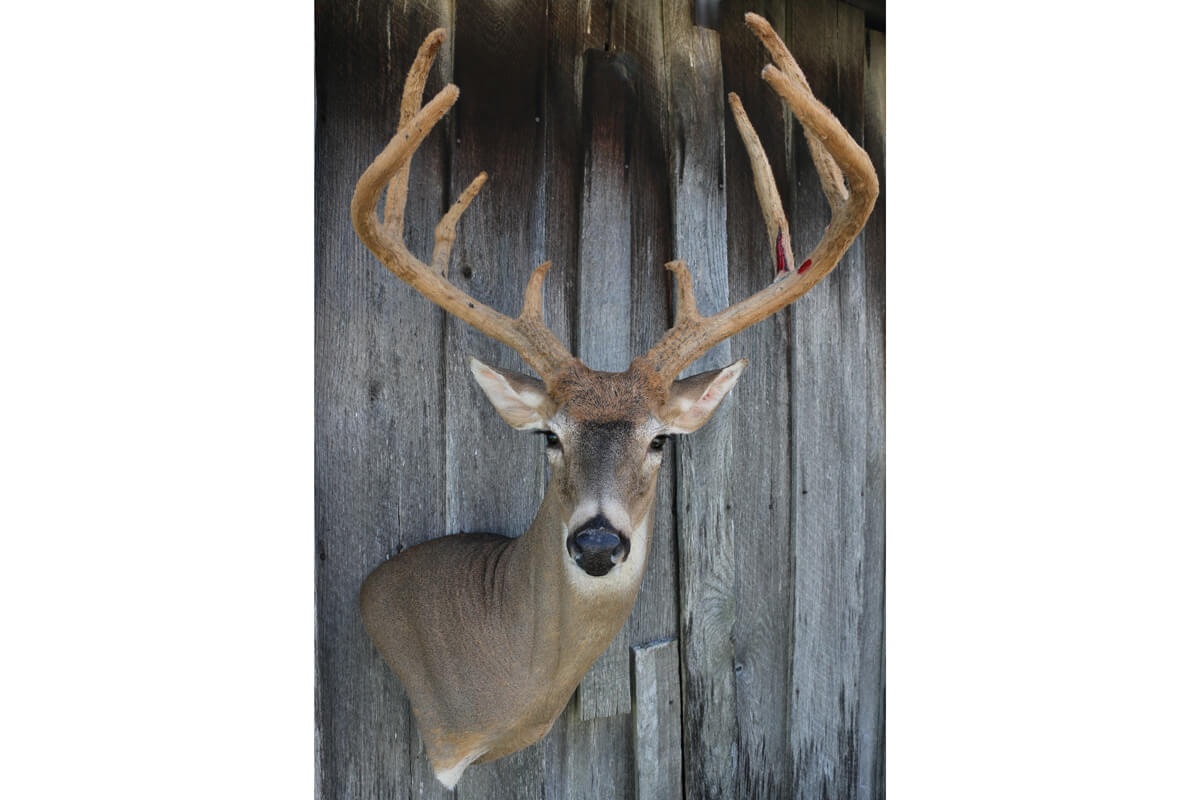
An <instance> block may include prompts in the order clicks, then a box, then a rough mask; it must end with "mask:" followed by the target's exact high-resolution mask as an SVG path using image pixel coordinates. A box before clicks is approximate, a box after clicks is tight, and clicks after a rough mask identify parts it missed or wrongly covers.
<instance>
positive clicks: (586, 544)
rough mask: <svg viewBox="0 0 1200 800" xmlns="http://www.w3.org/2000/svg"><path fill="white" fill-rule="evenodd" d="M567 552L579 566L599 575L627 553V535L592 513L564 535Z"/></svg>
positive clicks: (604, 572)
mask: <svg viewBox="0 0 1200 800" xmlns="http://www.w3.org/2000/svg"><path fill="white" fill-rule="evenodd" d="M567 552H568V553H569V554H570V556H571V558H572V560H574V562H575V564H576V565H577V566H578V567H579V568H580V569H582V570H583V571H584V572H586V573H587V574H588V575H591V576H593V577H597V578H598V577H600V576H601V575H607V574H608V572H609V570H611V569H612V568H613V566H614V565H615V564H619V563H621V562H622V561H624V560H625V559H626V558H627V557H628V556H629V537H628V536H625V535H624V534H622V533H620V532H618V531H616V530H614V529H613V528H612V526H611V525H610V524H609V523H608V520H606V519H604V518H603V517H595V518H593V519H590V520H588V521H587V522H585V523H584V524H583V525H581V526H580V527H579V529H578V530H576V531H575V532H574V533H573V534H571V535H570V536H569V537H567Z"/></svg>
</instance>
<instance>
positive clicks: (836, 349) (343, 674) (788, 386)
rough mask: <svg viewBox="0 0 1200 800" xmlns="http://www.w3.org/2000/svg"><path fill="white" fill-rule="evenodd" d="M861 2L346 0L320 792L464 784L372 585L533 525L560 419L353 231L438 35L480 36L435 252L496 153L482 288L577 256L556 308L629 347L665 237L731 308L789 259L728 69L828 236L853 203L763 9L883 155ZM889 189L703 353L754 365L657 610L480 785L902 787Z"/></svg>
mask: <svg viewBox="0 0 1200 800" xmlns="http://www.w3.org/2000/svg"><path fill="white" fill-rule="evenodd" d="M855 5H860V4H854V5H850V4H846V3H841V2H836V0H803V1H802V2H785V1H784V0H765V2H758V3H750V2H728V1H727V2H723V3H720V4H719V7H718V6H717V4H714V3H708V4H707V9H706V11H705V13H703V14H701V15H699V16H697V15H696V14H695V13H694V11H693V9H692V7H691V4H690V3H688V2H680V1H679V0H661V2H660V1H659V0H653V1H651V0H615V1H614V2H604V1H603V0H591V2H589V0H579V1H578V2H574V3H571V2H558V0H554V1H553V2H551V1H550V0H541V2H518V1H517V0H506V1H505V2H501V1H500V0H491V1H490V2H463V1H462V0H459V1H458V2H454V1H453V0H425V2H407V3H403V4H393V3H390V2H388V1H387V0H358V2H355V3H345V2H335V0H318V3H317V9H316V13H317V75H316V77H317V131H316V142H317V163H316V295H317V327H316V405H317V419H316V426H317V452H316V459H317V472H316V475H317V477H316V526H317V531H316V546H317V562H316V563H317V574H316V648H317V653H316V655H317V683H316V715H317V759H316V761H317V791H318V795H319V796H320V797H323V798H403V797H427V796H445V795H448V794H449V793H447V792H446V791H445V790H443V789H442V788H441V786H440V785H439V784H438V783H437V781H436V780H435V779H434V777H433V775H432V773H431V771H430V769H429V767H428V764H427V763H426V761H425V758H424V755H423V753H422V752H421V749H420V748H421V745H420V740H419V737H418V735H417V731H416V727H415V724H414V723H413V721H412V719H411V715H410V712H409V709H408V705H407V703H406V701H405V698H404V692H403V689H402V688H401V686H400V682H399V680H398V679H396V678H395V676H393V675H392V674H391V672H390V671H389V670H388V669H387V667H386V666H385V665H384V664H383V661H382V660H381V659H380V658H379V656H378V654H376V653H375V652H374V650H373V648H372V646H371V643H370V641H369V640H368V639H367V636H366V634H365V632H364V631H363V628H362V624H361V622H360V620H359V617H358V611H357V603H356V600H357V594H358V588H359V585H360V584H361V582H362V579H363V578H364V577H365V576H366V575H367V573H369V572H370V571H371V570H372V569H373V568H374V567H375V566H377V565H378V564H380V563H382V562H383V561H384V560H385V559H386V558H387V557H388V556H390V555H392V554H393V553H395V552H396V551H398V550H399V549H402V548H404V547H408V546H411V545H413V544H416V543H418V542H421V541H424V540H426V539H429V538H433V537H435V536H441V535H443V534H447V533H454V532H459V531H469V530H490V531H495V532H499V533H504V534H508V535H517V534H519V533H520V532H521V531H523V530H524V527H525V525H526V524H528V522H529V521H530V519H531V518H532V516H533V512H534V510H535V509H536V508H537V505H538V503H539V501H540V498H541V491H542V487H543V485H544V481H545V474H544V472H545V465H544V459H543V456H542V453H541V446H540V443H539V441H538V440H537V438H536V437H531V436H528V435H522V434H519V433H516V432H514V431H512V430H511V429H509V428H508V427H507V426H506V425H505V424H504V423H503V422H502V421H501V420H500V418H499V417H498V415H496V414H495V413H494V412H493V411H492V409H491V407H490V406H489V405H488V404H487V401H486V399H485V398H484V396H483V394H482V392H480V391H479V390H478V389H477V388H476V386H475V384H474V381H473V380H472V379H471V378H470V375H469V373H468V371H467V364H466V356H467V354H473V355H476V356H478V357H480V358H482V359H484V360H485V361H488V362H489V363H492V364H495V365H497V366H501V367H506V368H510V369H522V364H521V362H520V360H519V359H518V357H517V356H516V355H515V354H514V353H512V352H511V351H509V350H507V349H506V348H504V347H502V346H500V345H498V344H496V343H495V342H492V341H491V340H488V339H486V338H485V337H483V336H481V335H479V334H478V333H476V332H475V331H474V330H473V329H471V328H469V327H468V326H466V325H464V324H462V323H460V322H459V321H458V320H456V319H453V318H450V319H447V318H446V316H445V315H444V314H443V313H442V312H441V311H440V310H439V309H437V308H436V307H434V306H433V305H432V304H430V303H428V302H427V301H425V300H424V299H423V298H421V297H420V296H419V295H418V294H417V293H416V292H415V291H413V290H412V289H410V288H408V287H407V286H405V285H404V284H402V283H401V282H400V281H398V280H397V279H396V278H395V277H393V276H392V275H391V274H390V273H388V272H387V271H386V270H385V269H384V268H383V267H382V266H381V265H379V264H378V263H377V262H375V260H374V258H373V257H372V256H371V255H370V254H369V253H368V252H367V251H366V249H365V248H364V247H363V246H362V245H361V244H360V243H359V242H358V240H357V239H356V238H355V236H354V233H353V231H352V230H351V227H350V224H349V212H348V209H349V203H350V195H351V193H352V191H353V187H354V183H355V181H356V179H357V177H358V174H359V173H360V172H361V171H362V169H363V168H365V167H366V165H367V164H369V163H370V161H371V159H372V158H373V157H374V156H375V154H376V153H377V152H378V150H379V149H380V148H381V147H382V146H383V144H384V143H385V142H386V141H387V140H388V138H389V136H390V134H391V132H392V131H393V129H394V124H395V120H396V117H397V109H398V107H399V97H400V89H401V84H402V81H403V75H404V73H405V71H406V70H407V68H408V66H409V64H410V63H411V60H412V57H413V54H414V53H415V51H416V48H417V45H418V44H419V43H420V41H421V40H422V39H423V38H424V36H425V35H426V33H428V32H429V30H431V29H433V28H434V27H437V26H439V25H441V26H446V27H447V28H448V29H449V31H450V37H449V40H448V42H447V44H446V45H445V46H444V47H443V50H442V53H441V54H440V55H439V57H438V60H437V62H436V64H435V67H434V71H433V73H432V76H431V78H430V88H429V90H428V91H427V97H428V96H430V95H431V94H432V92H433V91H436V90H437V89H438V88H440V87H441V86H442V85H443V84H444V83H446V82H447V81H449V80H450V79H451V78H453V80H454V82H455V83H457V84H458V85H459V86H460V87H461V88H462V96H461V98H460V100H459V101H458V104H457V105H456V106H455V109H454V110H453V111H452V112H451V114H450V116H449V117H448V120H447V121H446V122H443V123H441V124H440V125H439V127H438V128H437V129H436V130H435V131H434V133H433V135H432V136H430V138H429V139H428V140H427V141H426V143H425V144H424V146H423V147H422V149H421V150H420V151H419V152H418V154H417V157H416V159H415V162H414V167H413V170H412V177H411V185H412V187H413V188H412V191H411V192H410V200H409V210H408V219H407V225H406V233H407V238H408V241H409V243H410V246H411V247H412V249H413V251H414V252H416V253H418V254H428V253H429V252H430V251H431V248H432V233H433V226H434V224H435V223H436V221H437V220H438V218H439V217H440V215H441V213H442V211H443V210H444V209H445V208H446V207H447V205H448V204H449V202H450V201H451V200H452V199H453V197H454V196H457V193H458V192H459V191H460V190H461V188H462V187H463V186H465V185H466V184H467V182H469V180H470V179H471V178H472V177H474V175H475V174H476V173H478V172H479V171H481V170H487V171H488V173H489V176H490V179H489V181H488V183H487V185H486V186H485V188H484V190H483V192H482V194H481V195H480V196H479V197H478V198H477V199H476V201H475V202H474V204H473V205H472V207H471V208H470V210H469V211H468V213H467V214H466V216H465V217H464V218H463V220H462V222H461V223H460V226H459V237H458V243H457V245H456V246H455V249H454V257H453V259H452V262H451V278H452V280H454V281H456V282H458V283H459V284H460V285H462V286H464V287H468V290H469V291H470V292H471V293H473V294H475V295H476V296H479V297H480V298H482V299H485V300H486V301H487V302H488V303H490V304H491V305H493V306H494V307H496V308H497V309H499V310H502V311H506V312H508V313H514V312H515V311H516V310H517V309H518V308H519V303H520V293H521V291H522V289H523V287H524V285H525V280H526V278H527V277H528V273H529V271H530V270H531V269H532V268H533V267H534V266H535V265H536V264H538V263H540V262H541V261H542V260H545V259H551V260H553V262H554V267H553V269H552V270H551V272H550V276H549V279H548V280H547V283H546V290H545V297H546V299H545V303H546V312H547V318H548V320H549V323H550V325H551V327H552V328H553V329H554V331H555V333H556V334H557V335H558V336H559V337H560V338H561V339H562V340H563V341H564V342H567V343H569V344H570V346H571V347H572V349H573V350H574V352H576V353H577V354H579V355H580V356H581V357H582V358H583V359H584V360H585V362H586V363H588V364H589V365H590V366H592V367H595V368H606V369H622V368H624V366H625V365H626V364H627V363H628V360H629V358H630V357H631V356H632V355H633V354H636V353H638V352H642V351H644V350H645V349H646V348H647V347H648V346H649V345H650V344H652V343H653V342H654V341H655V340H656V339H657V338H658V337H659V336H660V335H661V333H662V332H663V331H664V330H666V328H667V327H668V326H669V323H670V317H671V299H670V294H669V283H668V280H667V273H666V271H665V270H664V269H663V268H662V265H663V263H664V262H665V261H667V260H669V259H670V258H673V257H682V258H684V259H686V260H687V262H688V264H689V266H690V267H691V269H692V273H693V275H694V276H695V279H696V294H697V299H698V301H699V303H700V308H701V311H703V312H705V313H711V312H712V311H713V310H714V309H716V308H717V307H719V306H723V305H725V304H727V303H728V302H729V301H730V300H734V301H736V300H738V299H740V298H742V297H745V296H746V295H748V294H750V293H751V292H753V291H756V290H757V289H758V288H761V287H762V286H763V285H765V284H766V283H767V282H769V281H770V279H771V277H772V276H773V267H772V260H771V256H770V248H769V246H768V242H767V241H766V235H765V233H764V229H763V225H762V222H761V218H760V216H759V212H758V204H757V201H756V200H755V197H754V190H753V184H752V179H751V174H750V170H749V166H748V161H747V158H746V155H745V152H744V151H743V149H742V144H741V141H740V139H739V138H738V137H737V136H736V135H735V134H734V129H733V127H732V118H731V117H730V115H729V112H728V110H727V105H726V103H725V94H726V93H727V92H728V91H737V92H738V93H739V94H740V95H741V97H742V99H743V102H744V103H745V105H746V109H747V112H748V113H749V115H750V118H751V120H752V121H753V122H754V123H755V126H756V128H757V129H758V132H759V135H760V136H761V138H762V140H763V145H764V147H765V149H766V151H767V154H768V156H769V157H770V158H771V161H772V164H773V165H774V169H775V173H776V179H777V182H778V184H779V188H780V192H781V194H782V196H783V199H784V203H785V204H786V205H787V206H788V208H789V209H791V211H792V212H793V213H792V220H793V223H792V230H793V235H794V238H795V246H796V252H797V254H800V253H802V252H806V251H807V250H808V249H810V248H811V247H812V246H813V245H814V244H815V243H816V241H817V240H818V239H819V237H820V235H821V232H822V230H823V228H824V226H825V224H826V222H827V221H828V216H829V213H828V209H827V207H826V206H825V202H824V199H823V197H822V194H821V191H820V188H819V184H818V182H817V178H816V175H815V173H814V171H813V169H812V166H811V164H810V162H809V159H808V155H807V151H806V149H805V147H804V143H803V137H802V136H800V135H799V133H798V130H799V129H798V126H796V125H794V124H793V122H792V120H791V117H790V115H788V114H786V113H785V110H784V109H783V107H782V104H781V103H780V102H779V101H778V99H777V98H776V97H775V96H774V95H773V93H772V92H771V91H770V89H769V88H768V87H767V86H766V85H765V84H763V83H762V81H761V80H760V79H759V72H760V70H761V68H762V66H763V65H764V64H765V63H766V55H765V53H764V51H763V49H762V48H761V46H760V45H759V44H758V42H757V41H756V40H755V39H754V38H753V36H752V35H751V34H750V32H749V31H748V30H747V29H746V28H745V26H744V24H743V23H742V15H743V13H744V12H745V11H747V10H754V11H757V12H759V13H762V14H764V15H765V16H767V17H768V19H770V20H771V21H772V22H773V24H774V25H775V26H776V29H777V30H778V31H779V33H780V35H781V36H783V37H784V39H785V41H787V43H788V45H789V46H790V47H791V49H792V51H793V52H794V53H795V55H796V57H797V60H798V61H799V62H800V64H801V66H802V67H803V68H804V69H805V70H806V72H807V74H808V76H809V79H810V81H811V83H812V85H813V88H814V90H815V91H816V93H817V96H818V97H820V98H822V99H823V100H824V101H825V102H826V103H827V104H828V105H829V106H830V107H831V108H832V109H833V111H834V112H835V113H836V114H837V115H838V116H839V118H840V119H841V120H842V121H843V123H844V124H845V125H846V126H847V128H848V129H849V130H850V131H851V132H852V133H854V134H855V135H856V136H857V137H859V138H860V140H861V141H863V142H864V143H865V146H866V147H867V149H868V151H869V152H870V154H871V156H872V158H873V160H874V161H875V164H876V167H877V169H878V170H879V172H880V177H881V178H883V177H884V116H883V110H884V102H883V85H884V58H883V55H884V37H883V35H882V33H880V32H878V31H872V30H868V29H867V27H866V21H865V18H864V13H863V11H861V10H859V8H856V7H855ZM714 10H715V13H714ZM697 19H699V20H701V21H702V22H704V24H705V25H706V26H712V27H700V26H697V25H696V24H695V21H696V20H697ZM883 211H884V202H883V198H882V197H881V199H880V202H879V204H878V206H877V210H876V212H875V215H874V216H873V218H872V219H871V221H870V222H869V223H868V227H867V229H866V230H865V231H864V233H863V235H862V236H861V237H860V239H859V240H858V241H857V242H856V243H855V245H854V246H853V247H852V248H851V250H850V252H849V253H848V254H847V256H846V258H845V259H844V260H843V263H842V265H841V266H840V267H839V268H838V269H837V270H836V271H835V272H834V273H833V274H832V275H831V276H830V278H829V279H827V280H826V281H824V282H823V283H821V284H820V285H818V286H817V287H816V288H815V289H814V290H813V291H812V292H810V293H809V294H808V295H807V296H805V297H804V298H802V299H801V300H800V301H799V302H798V303H797V304H796V305H795V306H793V307H792V309H789V310H787V311H785V312H782V313H780V314H777V315H775V316H774V317H772V318H771V319H769V320H767V321H765V322H763V323H762V324H760V325H758V326H756V327H754V328H752V329H750V330H748V331H745V332H743V333H741V334H739V335H737V336H735V337H733V338H732V339H731V340H729V341H728V342H725V343H723V344H722V345H720V346H719V347H718V348H716V349H714V351H713V352H711V353H710V354H708V355H707V356H706V357H705V358H704V359H702V360H701V361H700V362H698V363H697V364H696V365H694V366H693V367H692V368H690V370H689V372H696V371H700V370H702V369H708V368H712V367H714V366H719V365H723V364H726V363H728V362H729V361H732V360H734V359H736V358H740V357H746V358H749V359H750V364H751V366H750V368H749V369H748V370H747V372H746V373H745V374H744V375H743V377H742V379H741V381H740V382H739V384H738V387H737V388H736V389H735V391H734V392H733V393H732V395H731V396H730V397H729V399H728V400H727V401H726V403H725V407H724V408H722V409H721V410H720V411H719V412H718V414H717V415H716V417H715V418H714V420H713V421H712V422H711V423H710V424H709V425H708V426H706V427H705V428H704V429H703V430H702V431H701V432H699V433H697V434H695V435H694V436H692V437H686V438H682V439H680V440H679V441H678V442H677V444H676V445H674V447H675V453H674V457H673V458H672V459H668V461H667V462H666V463H665V464H664V467H663V472H662V475H661V477H660V481H659V498H658V505H657V515H656V521H655V536H654V543H653V548H652V552H651V556H650V563H649V565H648V567H647V572H646V577H645V581H644V583H643V586H642V590H641V594H640V595H639V598H638V602H637V605H636V607H635V609H634V612H633V615H632V617H631V619H630V620H629V622H628V623H627V624H626V626H625V628H624V630H623V631H622V633H621V634H620V636H618V638H617V641H615V642H614V643H613V646H612V647H610V648H609V650H608V651H607V652H606V653H605V655H604V656H602V657H601V659H600V660H599V661H598V662H597V664H596V666H595V667H594V668H593V669H592V671H591V672H590V673H589V674H588V676H587V677H586V678H585V680H584V682H583V684H582V686H581V687H580V690H579V692H578V693H577V696H576V699H575V700H573V701H572V702H571V704H570V705H569V706H568V708H567V710H566V712H565V713H564V714H563V715H562V717H561V718H560V719H559V721H558V722H557V724H556V725H555V727H554V728H553V730H552V731H551V733H550V734H549V735H548V736H547V737H546V738H545V739H544V740H543V741H542V742H540V743H539V744H537V745H535V746H533V747H530V748H527V749H526V750H524V751H521V752H519V753H516V754H514V755H512V756H509V757H507V758H504V759H500V760H499V761H496V762H493V763H491V764H487V765H483V766H481V767H473V768H471V769H469V770H468V771H467V772H466V774H465V775H464V778H463V780H462V782H461V783H460V785H459V787H458V789H457V790H456V794H457V795H458V796H460V797H463V798H493V797H546V798H559V797H563V798H575V797H580V798H582V797H605V798H609V797H631V796H638V797H646V798H650V797H654V798H658V797H671V796H680V795H686V796H687V797H793V796H800V797H838V798H843V797H882V796H883V794H884V783H883V763H884V750H883V730H884V726H883V695H884V691H883V541H884V540H883V489H884V483H883V309H884V291H883V290H884V248H883V241H884V239H883V236H884V214H883Z"/></svg>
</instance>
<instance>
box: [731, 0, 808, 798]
mask: <svg viewBox="0 0 1200 800" xmlns="http://www.w3.org/2000/svg"><path fill="white" fill-rule="evenodd" d="M747 11H755V12H757V13H760V14H762V13H765V15H766V16H767V17H768V19H770V20H772V21H773V22H774V23H775V25H776V30H778V31H779V32H780V34H781V35H784V32H785V30H784V25H785V24H786V18H785V13H784V3H782V2H779V3H775V4H773V5H768V6H766V7H765V8H764V6H763V4H762V3H751V2H735V3H723V4H722V8H721V58H722V70H723V72H724V74H725V89H726V91H734V92H737V93H738V96H739V97H740V98H741V100H742V104H743V105H744V106H745V108H746V113H747V115H748V116H749V119H750V120H751V123H752V124H753V125H754V127H755V130H756V131H757V132H758V136H759V139H760V141H761V142H762V146H763V150H764V152H765V153H766V155H767V158H768V159H769V160H770V162H771V165H772V168H773V170H774V172H775V176H776V177H775V183H776V185H777V187H779V189H780V191H781V193H782V194H781V198H782V200H783V202H784V203H785V207H786V203H787V202H788V197H789V193H790V189H791V181H790V180H789V174H788V172H787V168H788V166H789V164H790V159H788V158H787V139H786V133H787V131H788V128H789V124H790V122H789V121H790V113H789V112H787V111H786V110H785V108H784V107H783V105H782V103H781V102H780V100H779V96H778V95H776V94H775V92H774V91H772V90H771V87H770V86H768V85H767V84H766V82H765V81H763V80H762V78H761V77H760V76H761V73H762V68H763V66H764V65H765V64H766V63H768V62H769V55H768V54H767V52H766V50H765V48H764V47H763V46H762V45H761V44H760V43H759V41H758V39H757V38H755V37H754V36H753V34H752V33H751V32H750V30H749V29H748V28H747V27H746V24H745V19H744V17H745V13H746V12H747ZM726 121H727V128H728V129H729V130H733V129H734V128H733V121H732V115H729V116H727V117H726ZM725 153H726V164H727V166H726V181H727V183H726V192H727V202H728V205H729V209H730V211H729V218H728V223H727V237H728V248H729V283H730V296H731V299H732V300H734V301H737V300H740V299H742V298H744V297H749V296H750V295H752V294H753V293H755V292H757V291H758V290H759V289H762V288H763V287H764V286H766V285H768V284H769V283H770V282H771V281H772V280H773V279H774V277H775V257H774V248H773V245H774V243H773V242H772V241H770V240H769V238H768V236H767V232H766V226H765V225H764V223H763V221H762V216H761V214H760V213H759V204H758V200H757V197H756V195H755V192H754V179H753V174H752V172H751V168H750V162H749V158H748V157H747V154H746V150H745V147H744V146H743V143H742V141H741V137H739V136H729V137H728V138H727V141H726V145H725ZM805 303H806V298H801V299H800V300H799V301H797V303H796V305H795V306H794V307H793V308H792V309H790V310H786V311H783V312H781V313H778V314H775V315H774V316H772V317H769V318H767V319H766V320H764V321H763V322H761V323H759V324H758V325H755V326H753V327H751V328H749V329H748V330H746V331H745V332H743V333H741V334H738V335H736V336H734V337H733V339H732V340H731V343H732V350H733V353H732V357H733V358H748V359H749V360H750V366H749V367H748V368H747V369H746V371H745V372H744V373H743V374H742V377H741V379H740V380H739V381H738V386H737V392H736V395H735V397H733V398H731V400H732V402H733V403H734V404H735V405H734V406H733V408H732V423H733V425H732V427H733V443H734V444H733V468H734V474H735V475H738V476H746V477H744V478H742V479H741V480H738V482H737V487H736V490H735V491H734V493H733V508H732V510H731V512H730V517H731V524H732V526H733V530H734V531H735V536H736V537H737V547H736V562H735V565H736V580H735V586H736V593H737V625H736V626H735V628H734V644H735V663H734V674H735V675H736V676H737V718H738V726H737V731H738V741H737V761H738V763H737V767H736V773H735V783H734V786H735V795H736V796H738V797H790V796H792V795H793V793H794V792H793V785H792V782H791V778H792V770H793V759H792V749H791V741H790V737H789V716H788V706H787V703H785V702H781V699H782V698H783V697H784V696H785V695H784V693H783V692H781V687H784V686H787V685H788V684H789V682H790V674H791V660H792V602H793V598H792V570H791V568H790V567H791V537H790V535H789V531H790V514H791V483H792V471H791V463H790V456H791V454H790V444H789V438H788V435H787V432H788V429H789V425H790V411H789V405H788V397H789V394H790V387H789V384H788V378H789V371H788V353H789V349H790V347H789V344H790V342H789V326H788V321H789V318H790V316H791V314H793V313H798V314H803V313H804V312H805ZM749 476H753V477H752V478H751V477H749ZM768 765H769V766H768Z"/></svg>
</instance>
